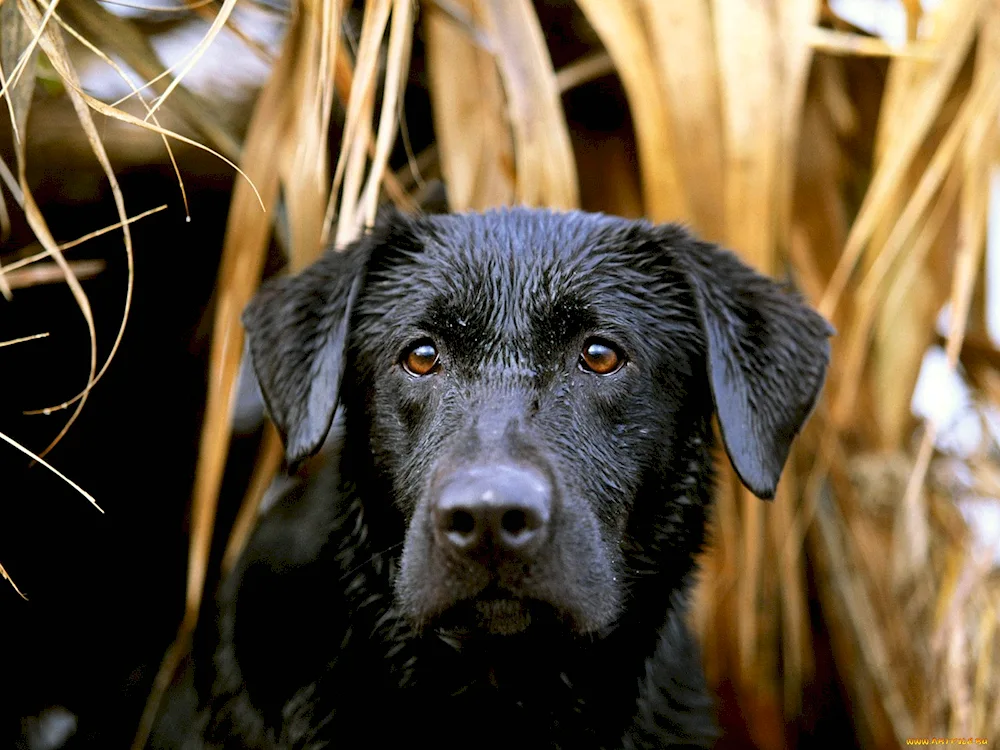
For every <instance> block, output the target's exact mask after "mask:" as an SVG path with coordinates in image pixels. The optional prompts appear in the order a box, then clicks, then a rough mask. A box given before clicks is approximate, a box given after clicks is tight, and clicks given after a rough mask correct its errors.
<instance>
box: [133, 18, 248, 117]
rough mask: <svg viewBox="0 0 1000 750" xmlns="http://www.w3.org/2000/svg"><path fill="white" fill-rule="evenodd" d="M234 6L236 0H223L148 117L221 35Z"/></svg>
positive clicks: (161, 104) (149, 115) (148, 115)
mask: <svg viewBox="0 0 1000 750" xmlns="http://www.w3.org/2000/svg"><path fill="white" fill-rule="evenodd" d="M234 7H236V0H223V3H222V5H221V6H220V8H219V12H218V13H217V14H216V16H215V20H213V21H212V25H211V26H210V27H209V29H208V31H206V32H205V36H204V37H202V38H201V40H200V41H199V42H198V44H197V45H195V47H194V49H193V50H191V53H190V54H189V55H188V58H187V60H185V62H184V64H183V65H182V66H181V68H180V70H179V71H178V72H177V75H175V76H174V80H172V81H171V82H170V83H169V84H168V85H167V88H166V89H164V91H163V93H162V94H160V95H159V97H157V99H156V101H155V102H153V106H152V108H151V109H150V111H149V113H148V114H147V115H146V118H147V119H149V118H151V117H152V116H153V115H154V114H156V111H157V110H158V109H159V108H160V107H162V106H163V103H164V102H166V101H167V99H169V98H170V95H171V94H172V93H173V92H174V90H175V89H176V88H177V87H178V86H179V85H180V82H181V81H182V80H183V79H184V76H186V75H187V74H188V73H189V72H191V69H192V68H193V67H194V66H195V65H196V64H197V63H198V61H199V60H200V59H201V58H202V56H203V55H204V54H205V50H207V49H208V47H209V45H211V44H212V42H213V41H215V37H217V36H218V35H219V32H220V31H222V27H223V26H225V25H226V21H227V20H229V16H230V14H231V13H232V12H233V8H234Z"/></svg>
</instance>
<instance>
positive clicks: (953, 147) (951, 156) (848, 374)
mask: <svg viewBox="0 0 1000 750" xmlns="http://www.w3.org/2000/svg"><path fill="white" fill-rule="evenodd" d="M990 76H991V77H989V78H987V77H982V78H980V79H978V80H977V82H976V85H975V86H974V87H973V90H972V91H971V92H970V93H969V95H968V97H967V98H966V100H965V102H963V104H962V108H961V110H960V111H959V113H958V115H957V116H956V117H955V120H954V122H953V123H952V125H951V127H950V128H949V131H948V133H947V134H946V135H945V137H944V139H943V140H942V141H941V145H940V146H939V147H938V149H937V151H936V152H935V153H934V156H933V157H932V159H931V162H930V164H928V166H927V169H926V170H925V172H924V174H923V176H922V177H921V179H920V182H919V183H918V185H917V188H916V189H915V190H914V191H913V193H912V194H911V196H910V198H909V200H908V201H907V204H906V207H905V208H904V210H903V212H902V214H901V215H900V217H899V219H898V220H897V221H896V222H895V223H894V225H893V228H892V232H891V234H890V235H889V237H888V239H886V241H885V243H884V244H883V245H882V247H881V248H880V251H879V254H878V256H877V257H876V259H875V261H874V262H873V264H872V267H871V269H870V270H869V271H868V273H867V274H866V276H865V278H864V280H863V281H862V282H861V284H860V286H859V289H858V292H857V294H856V297H857V298H858V303H857V304H858V321H859V322H857V323H855V325H854V326H853V327H852V329H851V331H850V334H849V338H848V341H847V344H846V345H845V354H844V360H843V361H844V373H845V375H844V383H845V387H844V388H842V389H841V391H840V392H839V393H838V394H837V399H836V405H835V407H834V419H835V420H836V421H838V422H841V423H842V421H843V420H844V419H845V418H846V415H847V413H848V412H849V411H850V410H851V409H852V408H853V406H854V403H855V399H856V389H855V387H856V384H857V383H859V382H860V372H861V368H862V367H863V365H864V358H865V353H866V352H867V348H868V345H869V341H870V336H871V327H872V322H873V321H874V317H875V313H876V311H877V308H878V307H879V305H880V303H881V299H882V298H881V296H880V294H879V291H880V289H882V286H883V281H884V279H885V278H886V276H887V275H888V273H889V271H890V270H891V268H892V266H893V264H894V262H895V261H896V260H897V258H898V257H899V255H900V253H902V252H903V250H904V249H905V247H906V240H907V238H908V237H909V236H910V235H911V234H912V232H913V230H914V228H915V226H916V223H917V222H918V221H919V220H920V217H921V216H922V215H923V213H924V211H925V210H926V209H927V207H928V206H929V205H930V202H931V200H932V199H933V197H934V195H935V193H936V191H937V189H938V188H939V187H940V185H941V183H942V181H943V180H944V179H945V176H946V175H947V173H948V171H949V169H950V168H951V166H952V164H953V162H954V161H955V159H956V157H957V155H958V153H959V149H960V146H961V145H962V143H963V142H964V139H965V138H966V135H967V133H968V131H969V129H970V128H971V127H972V125H973V123H974V122H976V121H977V119H982V117H983V115H984V114H985V113H988V112H995V111H996V110H997V108H998V107H1000V70H998V71H991V73H990ZM858 221H861V218H860V215H859V218H858ZM855 226H857V224H855ZM839 267H840V266H838V268H839ZM828 291H829V290H828ZM852 384H854V385H852Z"/></svg>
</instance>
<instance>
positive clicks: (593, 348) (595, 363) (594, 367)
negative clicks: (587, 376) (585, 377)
mask: <svg viewBox="0 0 1000 750" xmlns="http://www.w3.org/2000/svg"><path fill="white" fill-rule="evenodd" d="M624 364H625V357H624V355H623V354H621V352H619V351H618V350H617V349H616V348H615V347H614V346H612V345H611V344H608V343H606V342H604V341H600V340H598V339H588V340H587V341H585V342H584V344H583V351H582V352H580V366H581V367H582V368H583V369H584V370H589V371H590V372H593V373H596V374H597V375H610V374H611V373H613V372H617V371H618V370H619V369H621V366H622V365H624Z"/></svg>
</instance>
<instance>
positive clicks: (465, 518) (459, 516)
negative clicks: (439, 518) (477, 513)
mask: <svg viewBox="0 0 1000 750" xmlns="http://www.w3.org/2000/svg"><path fill="white" fill-rule="evenodd" d="M475 529H476V519H475V517H474V516H473V515H472V514H471V513H469V512H468V511H466V510H456V511H455V512H454V513H452V514H451V516H450V517H449V519H448V529H447V530H448V531H453V532H457V533H459V534H471V533H472V532H473V531H475Z"/></svg>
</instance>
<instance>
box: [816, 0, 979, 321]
mask: <svg viewBox="0 0 1000 750" xmlns="http://www.w3.org/2000/svg"><path fill="white" fill-rule="evenodd" d="M982 7H983V2H982V0H954V1H953V2H951V3H945V4H944V5H942V6H941V9H942V10H944V9H948V10H949V11H950V13H949V16H948V17H947V18H945V19H941V23H939V24H937V25H936V26H935V28H936V29H938V30H939V33H937V34H936V38H935V39H934V40H933V41H932V42H931V43H932V44H934V47H935V50H936V55H935V58H936V59H935V61H934V67H933V68H932V70H931V71H930V72H929V74H928V76H927V78H926V79H925V80H924V81H923V83H922V85H921V87H920V88H919V90H916V91H915V93H914V96H916V97H917V98H916V100H915V101H914V102H913V105H912V108H910V109H909V111H908V113H907V126H906V127H905V128H901V129H900V131H899V132H900V137H899V138H898V139H896V140H894V141H892V143H891V145H890V146H889V149H888V151H887V152H886V154H885V156H884V158H883V159H882V162H881V163H880V164H879V167H878V169H877V170H876V172H875V174H874V175H873V176H872V180H871V184H870V186H869V188H868V191H867V192H866V193H865V198H864V201H863V202H862V204H861V208H860V209H859V210H858V215H857V218H856V219H855V221H854V224H853V225H852V226H851V232H850V234H849V235H848V238H847V243H846V245H845V246H844V251H843V254H842V255H841V259H840V262H839V263H838V264H837V268H836V270H835V271H834V274H833V276H832V277H831V279H830V283H829V285H828V286H827V290H826V293H825V295H824V296H823V300H822V301H821V302H820V305H819V310H820V312H821V313H823V314H824V315H826V316H827V317H830V316H831V315H832V314H833V311H834V309H835V308H836V306H837V303H838V301H839V300H840V297H841V295H842V294H843V292H844V287H845V286H846V285H847V282H848V280H849V278H850V276H851V274H852V272H853V271H854V268H855V266H856V265H857V263H858V260H859V259H860V257H861V253H862V252H863V251H864V248H865V245H866V244H867V242H868V241H869V239H871V236H872V233H873V232H874V230H875V227H876V224H877V222H878V220H879V217H880V216H881V214H882V212H883V211H884V210H885V208H886V206H887V205H888V203H889V202H890V201H891V200H892V197H893V195H894V194H896V192H897V190H898V189H899V186H900V183H901V181H902V180H903V178H904V176H905V173H906V170H907V169H908V168H909V166H910V164H911V163H912V161H913V157H914V155H915V154H916V152H917V149H918V148H919V146H920V144H921V143H922V142H923V141H924V139H925V138H926V136H927V131H928V129H929V128H930V126H931V124H932V122H933V121H934V118H935V117H936V116H937V113H938V111H939V110H940V108H941V105H942V103H943V102H944V98H945V96H946V95H947V94H948V90H949V89H950V88H951V85H952V83H954V80H955V76H956V75H957V73H958V69H959V67H960V66H961V64H962V63H963V62H964V61H965V59H966V58H967V57H968V53H969V48H970V46H971V44H972V41H973V39H974V38H975V32H976V29H977V28H978V26H979V17H980V11H981V9H982ZM889 104H890V103H889V102H886V106H885V107H884V108H883V110H884V112H885V113H886V114H885V116H886V117H889V116H892V114H893V113H894V112H895V111H896V110H894V109H893V108H892V107H891V106H889Z"/></svg>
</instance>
